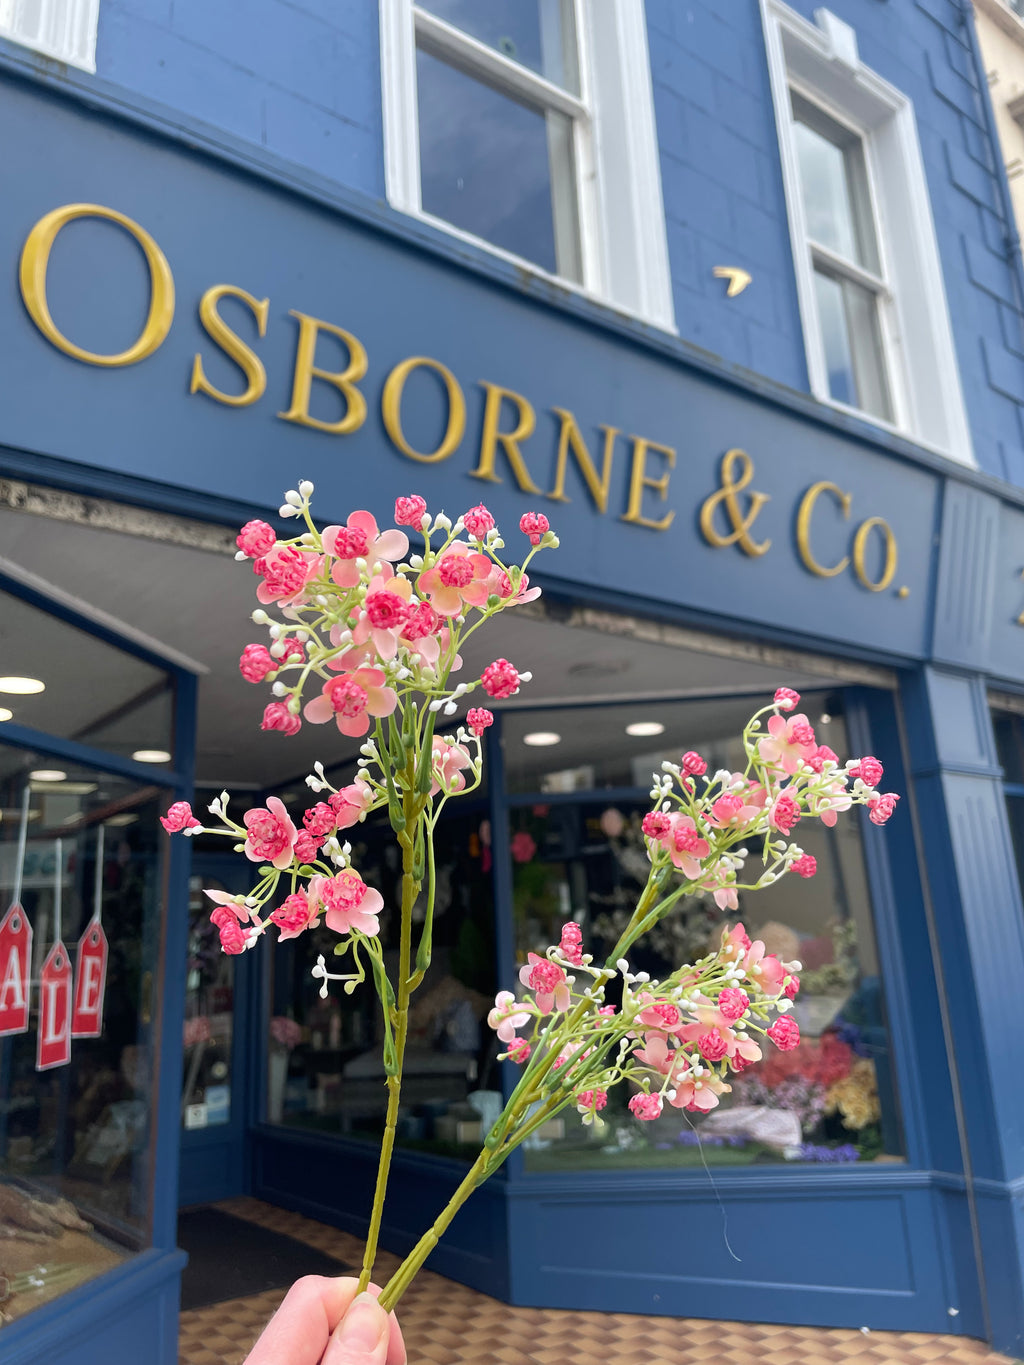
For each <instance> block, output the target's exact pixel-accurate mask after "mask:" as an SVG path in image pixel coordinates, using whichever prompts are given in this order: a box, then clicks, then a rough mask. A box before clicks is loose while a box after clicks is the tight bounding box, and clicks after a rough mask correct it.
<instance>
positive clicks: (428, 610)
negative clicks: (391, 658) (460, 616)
mask: <svg viewBox="0 0 1024 1365" xmlns="http://www.w3.org/2000/svg"><path fill="white" fill-rule="evenodd" d="M441 619H442V618H441V617H440V616H438V614H437V612H436V611H435V610H434V608H433V607H432V606H431V605H430V603H429V602H420V603H418V604H417V605H416V606H415V607H411V608H410V611H409V619H408V620H407V621H406V623H405V626H404V628H403V630H402V644H404V645H405V646H406V648H407V649H408V650H409V651H410V653H412V654H417V655H419V657H420V659H422V661H423V662H424V663H425V664H429V665H430V666H431V667H433V665H434V664H436V663H437V661H438V658H439V657H440V654H441V649H442V647H443V648H445V649H447V648H448V643H449V639H450V637H449V634H448V629H447V627H444V628H440V629H439V627H441ZM461 667H462V660H461V659H460V658H459V657H458V655H456V656H455V661H454V663H453V665H452V669H453V671H454V670H455V669H458V668H461Z"/></svg>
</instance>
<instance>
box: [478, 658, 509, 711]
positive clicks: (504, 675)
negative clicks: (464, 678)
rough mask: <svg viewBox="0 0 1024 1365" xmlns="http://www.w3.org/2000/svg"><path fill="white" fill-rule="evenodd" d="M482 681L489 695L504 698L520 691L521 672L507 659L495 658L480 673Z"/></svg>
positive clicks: (498, 698) (499, 698)
mask: <svg viewBox="0 0 1024 1365" xmlns="http://www.w3.org/2000/svg"><path fill="white" fill-rule="evenodd" d="M480 682H481V683H482V684H483V689H484V691H485V692H486V693H487V695H488V696H489V697H495V698H496V699H497V700H499V701H500V700H502V699H503V698H505V697H511V696H514V695H515V693H516V692H518V691H519V673H518V671H517V670H516V669H515V668H513V666H512V665H511V664H510V663H509V661H508V660H507V659H495V661H494V663H493V664H488V665H487V667H486V668H485V669H484V671H483V673H482V674H481V675H480Z"/></svg>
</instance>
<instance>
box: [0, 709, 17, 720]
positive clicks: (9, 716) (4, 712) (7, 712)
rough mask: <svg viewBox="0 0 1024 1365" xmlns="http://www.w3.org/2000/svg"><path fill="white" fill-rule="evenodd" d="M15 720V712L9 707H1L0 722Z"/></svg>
mask: <svg viewBox="0 0 1024 1365" xmlns="http://www.w3.org/2000/svg"><path fill="white" fill-rule="evenodd" d="M13 719H14V712H13V711H12V710H11V709H10V707H9V706H0V721H3V720H13Z"/></svg>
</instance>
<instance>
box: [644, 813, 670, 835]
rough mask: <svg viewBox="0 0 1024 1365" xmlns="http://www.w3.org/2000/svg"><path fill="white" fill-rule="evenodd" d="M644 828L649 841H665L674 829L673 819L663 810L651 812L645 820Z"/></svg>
mask: <svg viewBox="0 0 1024 1365" xmlns="http://www.w3.org/2000/svg"><path fill="white" fill-rule="evenodd" d="M642 828H643V832H644V833H645V834H646V835H647V837H648V839H664V837H665V835H666V834H667V833H668V832H669V830H670V829H671V828H672V818H671V816H669V815H666V814H665V812H664V811H663V810H649V811H648V812H647V814H646V815H645V816H644V818H643V825H642Z"/></svg>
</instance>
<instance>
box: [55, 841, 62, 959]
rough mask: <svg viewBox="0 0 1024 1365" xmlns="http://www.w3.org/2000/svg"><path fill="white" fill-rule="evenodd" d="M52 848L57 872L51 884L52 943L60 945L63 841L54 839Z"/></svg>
mask: <svg viewBox="0 0 1024 1365" xmlns="http://www.w3.org/2000/svg"><path fill="white" fill-rule="evenodd" d="M54 846H55V848H56V851H57V871H56V873H55V875H54V882H53V941H54V943H61V942H63V937H62V935H61V929H62V927H63V926H62V924H61V918H62V914H61V912H62V910H63V900H62V898H63V895H64V887H63V885H62V882H63V877H62V876H61V873H62V871H63V867H62V862H63V858H64V840H63V839H55V840H54Z"/></svg>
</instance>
